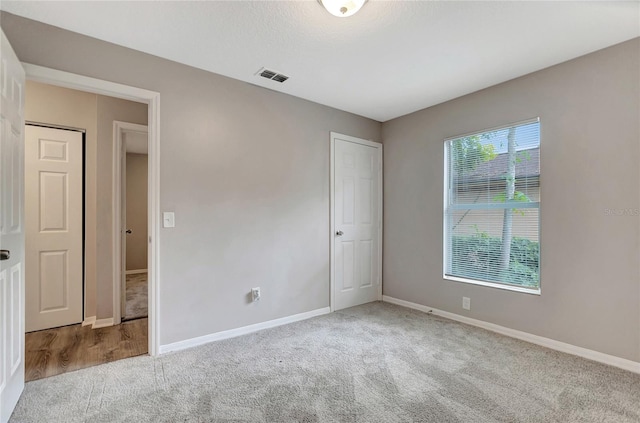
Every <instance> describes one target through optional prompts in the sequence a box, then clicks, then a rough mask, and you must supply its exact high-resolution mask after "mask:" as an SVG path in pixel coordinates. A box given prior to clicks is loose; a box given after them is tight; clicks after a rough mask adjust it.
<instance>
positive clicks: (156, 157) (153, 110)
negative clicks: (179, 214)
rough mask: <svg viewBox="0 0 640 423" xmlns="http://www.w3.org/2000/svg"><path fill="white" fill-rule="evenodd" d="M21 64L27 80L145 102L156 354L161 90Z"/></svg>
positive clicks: (153, 346)
mask: <svg viewBox="0 0 640 423" xmlns="http://www.w3.org/2000/svg"><path fill="white" fill-rule="evenodd" d="M22 66H23V67H24V69H25V71H26V74H27V80H31V81H36V82H41V83H45V84H49V85H56V86H59V87H64V88H71V89H74V90H80V91H86V92H90V93H94V94H100V95H105V96H110V97H117V98H122V99H125V100H131V101H137V102H140V103H146V104H147V105H148V113H149V115H148V131H149V132H148V144H149V155H148V160H149V190H148V191H149V192H148V198H149V204H148V216H149V223H148V227H149V254H148V271H149V274H148V277H149V279H148V280H149V282H148V284H149V355H152V356H154V355H157V354H158V353H159V346H160V319H159V314H160V313H159V305H160V301H159V286H160V271H159V270H160V266H159V257H160V249H159V242H158V241H159V233H160V219H159V216H160V93H158V92H155V91H149V90H145V89H142V88H136V87H131V86H128V85H122V84H118V83H115V82H110V81H104V80H101V79H96V78H90V77H87V76H82V75H77V74H73V73H69V72H63V71H59V70H55V69H50V68H46V67H42V66H37V65H33V64H30V63H22ZM118 202H119V200H118ZM113 243H114V244H119V243H120V239H119V237H118V238H117V239H113ZM114 248H115V247H114ZM116 259H117V256H114V261H118V260H116ZM114 277H115V278H116V279H118V280H119V275H117V274H116V275H114ZM114 294H115V293H114ZM116 302H118V306H117V308H118V309H119V308H120V303H119V298H117V297H115V295H114V312H115V310H116V305H115V303H116Z"/></svg>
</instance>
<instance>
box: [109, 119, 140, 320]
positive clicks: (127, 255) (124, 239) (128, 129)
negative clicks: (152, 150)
mask: <svg viewBox="0 0 640 423" xmlns="http://www.w3.org/2000/svg"><path fill="white" fill-rule="evenodd" d="M113 136H114V155H113V156H114V157H119V158H120V160H119V165H118V164H116V167H115V170H114V173H113V175H114V181H113V186H114V199H119V200H120V202H119V203H118V201H117V200H116V202H115V204H114V209H117V210H119V211H120V213H119V214H118V215H117V216H116V215H115V214H114V217H115V219H114V225H113V227H114V239H115V238H116V237H119V242H120V253H119V254H118V255H117V257H120V267H119V269H118V273H119V275H120V283H117V281H116V283H115V284H114V299H120V306H119V308H118V307H117V305H115V307H114V310H115V314H114V317H115V318H116V322H117V321H118V316H119V317H120V320H122V321H127V320H134V319H140V318H145V317H147V316H148V299H147V297H148V269H147V262H148V260H147V244H148V231H147V228H148V215H147V210H148V206H147V203H148V201H147V199H148V152H149V149H148V128H147V126H146V125H139V124H135V123H130V122H120V121H116V122H114V123H113ZM118 216H119V218H120V219H119V220H118ZM118 228H119V231H118Z"/></svg>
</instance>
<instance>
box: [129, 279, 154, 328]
mask: <svg viewBox="0 0 640 423" xmlns="http://www.w3.org/2000/svg"><path fill="white" fill-rule="evenodd" d="M126 278H127V280H126V282H127V292H126V296H127V297H126V302H125V305H126V307H125V315H124V318H125V319H126V320H130V319H139V318H140V317H147V315H148V314H149V313H148V311H147V308H148V304H149V300H148V297H147V285H148V283H147V274H146V273H135V274H132V275H126Z"/></svg>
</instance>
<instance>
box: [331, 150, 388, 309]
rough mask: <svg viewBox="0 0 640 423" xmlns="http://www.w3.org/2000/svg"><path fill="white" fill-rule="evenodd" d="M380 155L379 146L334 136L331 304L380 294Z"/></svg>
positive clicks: (347, 304) (342, 304) (360, 301)
mask: <svg viewBox="0 0 640 423" xmlns="http://www.w3.org/2000/svg"><path fill="white" fill-rule="evenodd" d="M345 138H350V137H345ZM380 157H381V155H380V149H379V148H376V147H372V146H369V145H364V144H359V143H356V142H351V141H348V140H345V139H340V138H335V146H334V172H335V173H334V201H333V207H334V222H335V223H334V226H335V233H334V243H335V244H334V272H335V273H334V293H333V294H334V296H333V298H334V305H333V309H334V310H340V309H343V308H346V307H352V306H356V305H359V304H364V303H368V302H372V301H376V300H379V299H380V293H381V291H380V288H381V287H380V245H379V234H380V218H381V211H380V202H379V182H380V181H379V178H380V177H381V175H380Z"/></svg>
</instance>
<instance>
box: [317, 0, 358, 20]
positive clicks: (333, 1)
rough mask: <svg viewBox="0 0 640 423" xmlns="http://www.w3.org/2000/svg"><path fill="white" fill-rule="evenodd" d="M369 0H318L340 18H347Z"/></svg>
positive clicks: (328, 10)
mask: <svg viewBox="0 0 640 423" xmlns="http://www.w3.org/2000/svg"><path fill="white" fill-rule="evenodd" d="M366 2H367V0H318V3H320V4H321V5H323V6H324V8H325V9H327V12H329V13H331V14H332V15H333V16H337V17H339V18H346V17H348V16H351V15H355V13H356V12H357V11H358V10H360V8H361V7H362V5H363V4H365V3H366Z"/></svg>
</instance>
